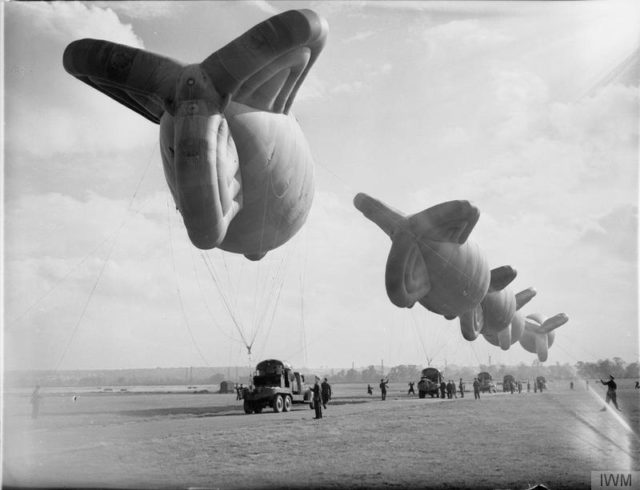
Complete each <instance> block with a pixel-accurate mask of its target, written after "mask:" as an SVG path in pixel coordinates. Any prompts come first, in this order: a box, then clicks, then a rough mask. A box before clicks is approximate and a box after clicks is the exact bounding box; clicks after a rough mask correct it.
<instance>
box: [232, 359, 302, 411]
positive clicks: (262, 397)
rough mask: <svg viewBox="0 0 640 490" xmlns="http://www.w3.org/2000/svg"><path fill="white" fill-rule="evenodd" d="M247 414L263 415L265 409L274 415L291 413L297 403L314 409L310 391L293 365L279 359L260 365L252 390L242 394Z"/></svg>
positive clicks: (254, 377) (262, 362)
mask: <svg viewBox="0 0 640 490" xmlns="http://www.w3.org/2000/svg"><path fill="white" fill-rule="evenodd" d="M243 399H244V413H247V414H249V413H254V412H255V413H261V412H262V410H263V409H264V408H266V407H271V408H272V409H273V411H274V412H276V413H280V412H288V411H289V410H291V405H292V404H294V403H309V406H310V407H313V397H312V393H311V388H310V387H309V386H308V385H307V384H305V382H304V376H303V375H302V374H300V373H299V372H297V371H294V370H293V368H292V367H291V364H289V363H288V362H285V361H279V360H277V359H268V360H265V361H261V362H259V363H258V365H257V366H256V372H255V375H254V376H253V389H249V388H245V390H244V393H243Z"/></svg>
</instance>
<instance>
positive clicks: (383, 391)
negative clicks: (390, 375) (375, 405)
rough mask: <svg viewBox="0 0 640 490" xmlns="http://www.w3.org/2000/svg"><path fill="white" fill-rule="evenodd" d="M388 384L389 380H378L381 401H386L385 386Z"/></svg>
mask: <svg viewBox="0 0 640 490" xmlns="http://www.w3.org/2000/svg"><path fill="white" fill-rule="evenodd" d="M388 384H389V380H388V379H387V380H386V381H385V380H384V379H381V380H380V392H381V396H382V399H383V400H386V399H387V385H388Z"/></svg>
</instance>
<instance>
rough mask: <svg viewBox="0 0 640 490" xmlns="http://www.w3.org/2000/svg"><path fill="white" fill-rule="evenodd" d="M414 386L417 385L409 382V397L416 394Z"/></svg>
mask: <svg viewBox="0 0 640 490" xmlns="http://www.w3.org/2000/svg"><path fill="white" fill-rule="evenodd" d="M414 385H415V383H414V382H413V381H409V392H408V393H407V395H411V394H413V395H415V394H416V390H414V389H413V386H414Z"/></svg>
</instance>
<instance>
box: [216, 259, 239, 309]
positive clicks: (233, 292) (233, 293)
mask: <svg viewBox="0 0 640 490" xmlns="http://www.w3.org/2000/svg"><path fill="white" fill-rule="evenodd" d="M220 255H221V256H222V265H224V270H225V272H226V274H227V281H228V284H229V290H230V291H231V297H232V298H234V299H235V301H234V303H235V305H234V306H235V308H236V309H237V308H238V293H237V291H238V290H237V287H236V286H237V285H236V284H233V281H232V280H231V271H229V267H228V264H227V258H226V254H225V253H224V252H222V251H221V252H220Z"/></svg>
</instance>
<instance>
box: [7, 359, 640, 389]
mask: <svg viewBox="0 0 640 490" xmlns="http://www.w3.org/2000/svg"><path fill="white" fill-rule="evenodd" d="M424 367H425V366H418V365H415V364H402V365H399V366H393V367H391V368H388V369H385V370H384V372H383V370H382V367H381V366H373V365H371V366H368V367H366V368H361V369H341V370H336V369H320V370H316V371H315V372H314V370H310V369H305V368H302V369H300V371H302V373H303V374H307V375H309V374H317V375H319V376H322V377H327V378H329V379H330V382H331V383H376V384H377V383H379V382H380V379H381V378H385V379H387V378H388V379H389V381H390V382H402V383H408V382H409V381H418V380H419V379H420V374H421V371H422V369H424ZM433 367H435V368H438V369H439V370H440V372H442V374H443V376H444V379H445V380H449V379H452V380H456V381H457V380H458V379H460V378H462V379H463V380H464V381H467V382H470V381H472V380H473V378H475V377H476V376H477V375H478V373H479V372H482V371H486V372H488V373H490V374H491V376H492V377H493V379H494V381H496V382H498V381H502V379H503V377H504V375H505V374H511V375H512V376H514V377H515V378H516V379H518V380H527V379H531V380H532V379H534V378H535V377H536V376H544V377H545V378H547V379H548V380H555V379H563V380H566V379H575V378H585V379H600V378H602V379H604V378H607V377H608V376H609V375H610V374H612V375H613V376H615V377H616V378H636V379H637V378H640V366H639V364H638V363H637V362H633V363H626V362H624V361H623V360H622V359H620V358H619V357H614V358H613V360H609V359H605V360H599V361H597V362H582V361H580V362H578V363H576V364H575V365H574V366H572V365H570V364H559V363H556V364H552V365H544V364H541V363H539V362H537V361H534V362H533V364H531V365H527V364H524V363H521V364H518V365H517V366H506V365H504V364H497V365H486V364H481V365H480V366H476V367H469V366H457V365H455V364H448V365H447V366H437V365H434V366H433ZM309 379H310V378H309ZM222 381H230V382H232V383H243V384H245V385H246V384H249V372H248V368H247V367H242V368H238V367H217V368H216V367H211V368H203V367H189V368H185V367H183V368H155V369H104V370H79V371H5V373H4V384H5V386H6V387H30V386H35V385H41V386H51V387H55V386H82V387H96V388H101V387H104V386H158V385H187V386H189V385H193V386H198V385H213V386H217V385H219V384H220V383H221V382H222Z"/></svg>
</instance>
